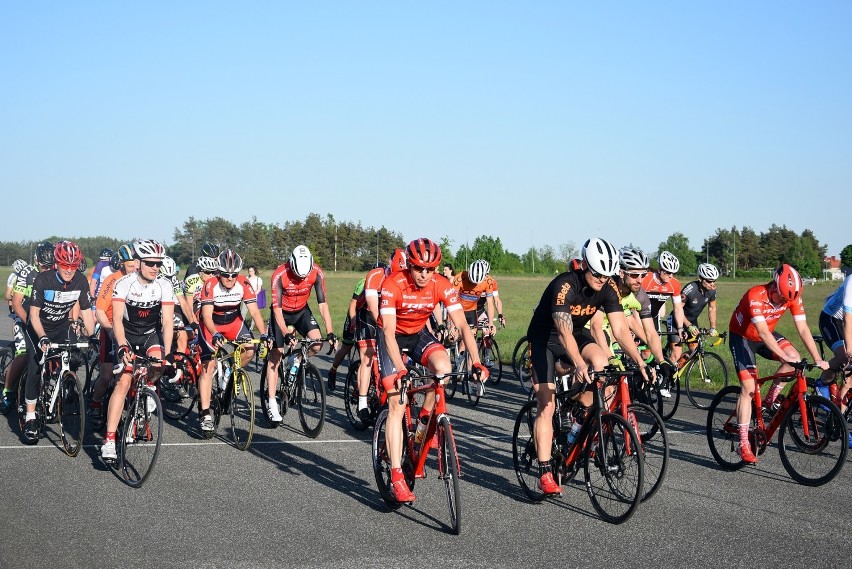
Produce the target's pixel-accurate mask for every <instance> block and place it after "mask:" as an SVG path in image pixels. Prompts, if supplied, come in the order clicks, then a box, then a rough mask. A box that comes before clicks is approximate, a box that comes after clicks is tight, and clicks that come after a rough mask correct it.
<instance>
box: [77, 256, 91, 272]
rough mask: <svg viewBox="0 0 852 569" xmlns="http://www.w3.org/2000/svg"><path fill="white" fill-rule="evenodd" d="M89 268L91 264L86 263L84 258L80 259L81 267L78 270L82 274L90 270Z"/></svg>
mask: <svg viewBox="0 0 852 569" xmlns="http://www.w3.org/2000/svg"><path fill="white" fill-rule="evenodd" d="M88 268H89V263H88V262H87V261H86V258H85V257H83V258H82V259H80V266H79V267H77V270H78V271H80V272H81V273H85V272H86V269H88Z"/></svg>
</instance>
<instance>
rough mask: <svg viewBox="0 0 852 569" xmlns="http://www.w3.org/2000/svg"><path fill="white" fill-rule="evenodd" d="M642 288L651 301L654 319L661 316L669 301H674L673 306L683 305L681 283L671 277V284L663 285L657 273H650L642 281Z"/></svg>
mask: <svg viewBox="0 0 852 569" xmlns="http://www.w3.org/2000/svg"><path fill="white" fill-rule="evenodd" d="M642 288H643V289H645V292H647V293H648V297H649V298H650V299H651V315H652V316H653V317H654V318H657V317H658V316H659V315H660V310H662V308H663V306H664V305H665V304H666V301H667V300H668V299H672V304H680V303H681V298H680V281H678V280H677V279H676V278H674V277H671V278H670V279H669V282H667V283H663V282H662V281H661V280H660V278H659V276H658V275H657V273H655V272H651V273H648V274H647V275H645V278H644V279H642Z"/></svg>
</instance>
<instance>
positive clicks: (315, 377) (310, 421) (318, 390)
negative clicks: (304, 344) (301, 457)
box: [296, 362, 325, 439]
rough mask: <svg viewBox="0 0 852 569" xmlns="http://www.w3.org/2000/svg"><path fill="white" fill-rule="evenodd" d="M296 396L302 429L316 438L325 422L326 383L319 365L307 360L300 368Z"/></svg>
mask: <svg viewBox="0 0 852 569" xmlns="http://www.w3.org/2000/svg"><path fill="white" fill-rule="evenodd" d="M296 398H297V400H298V402H299V422H300V423H302V429H303V430H304V431H305V434H306V435H307V436H309V437H311V438H312V439H315V438H317V437H318V436H319V434H320V432H321V431H322V426H323V425H324V424H325V384H323V382H322V376H321V375H320V372H319V370H318V369H317V367H316V366H315V365H314V364H312V363H310V362H305V363H304V364H303V365H302V368H301V369H300V370H299V385H298V389H297V392H296Z"/></svg>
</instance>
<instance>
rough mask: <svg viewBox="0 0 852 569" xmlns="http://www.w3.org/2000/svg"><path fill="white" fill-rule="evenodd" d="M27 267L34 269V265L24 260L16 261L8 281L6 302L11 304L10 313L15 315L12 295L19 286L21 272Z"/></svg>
mask: <svg viewBox="0 0 852 569" xmlns="http://www.w3.org/2000/svg"><path fill="white" fill-rule="evenodd" d="M26 267H30V268H31V269H32V268H33V267H32V265H30V264H29V263H27V262H26V261H24V260H23V259H16V260H15V262H14V263H12V272H11V273H9V278H8V279H6V302H7V303H9V313H10V314H14V312H15V311H14V310H12V294H13V292H14V290H15V285H16V284H18V279H19V278H20V277H21V271H23V270H24V269H25V268H26Z"/></svg>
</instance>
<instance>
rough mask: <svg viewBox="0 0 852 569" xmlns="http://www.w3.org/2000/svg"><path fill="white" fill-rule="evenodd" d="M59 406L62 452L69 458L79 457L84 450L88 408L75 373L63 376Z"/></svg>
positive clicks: (58, 398)
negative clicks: (82, 449) (81, 450)
mask: <svg viewBox="0 0 852 569" xmlns="http://www.w3.org/2000/svg"><path fill="white" fill-rule="evenodd" d="M57 405H58V406H59V409H58V414H59V436H60V438H61V439H62V450H64V451H65V454H67V455H68V456H77V454H79V452H80V449H81V448H83V436H84V435H85V433H86V407H85V404H84V397H83V392H82V389H81V387H80V383H79V382H78V380H77V375H76V374H75V373H73V372H70V371H68V372H66V373H65V375H63V376H62V383H60V384H59V397H57Z"/></svg>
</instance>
